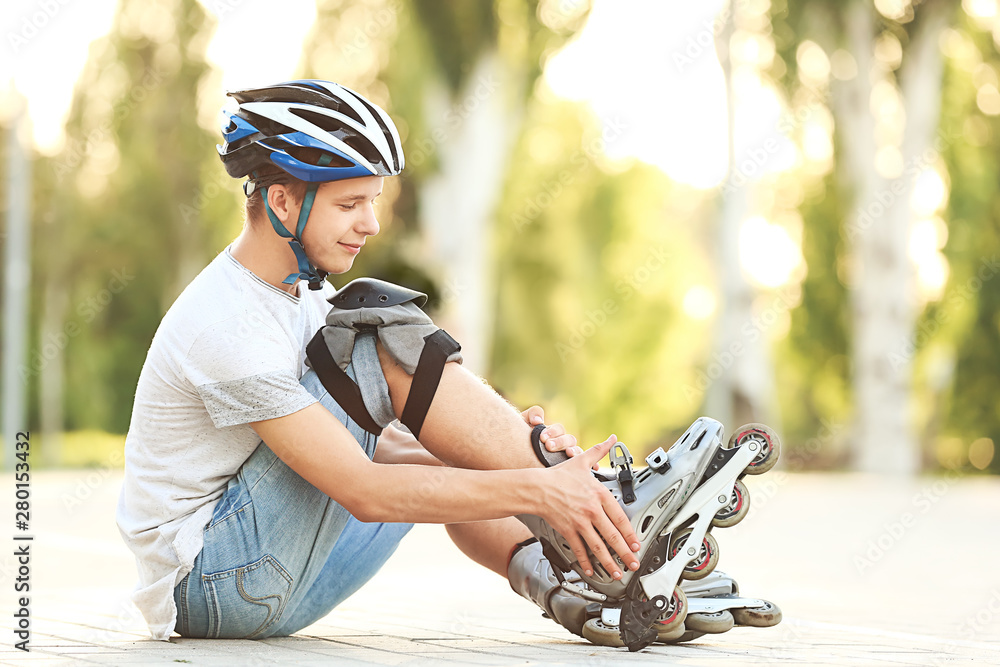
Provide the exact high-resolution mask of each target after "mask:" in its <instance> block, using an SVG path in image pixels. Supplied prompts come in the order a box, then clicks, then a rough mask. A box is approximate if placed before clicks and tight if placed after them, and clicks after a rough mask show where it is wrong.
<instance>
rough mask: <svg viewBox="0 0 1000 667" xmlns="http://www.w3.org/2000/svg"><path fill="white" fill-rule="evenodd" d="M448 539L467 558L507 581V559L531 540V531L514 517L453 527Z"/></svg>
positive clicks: (460, 524)
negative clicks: (518, 546)
mask: <svg viewBox="0 0 1000 667" xmlns="http://www.w3.org/2000/svg"><path fill="white" fill-rule="evenodd" d="M445 527H446V528H447V530H448V536H449V537H451V541H452V542H454V543H455V546H457V547H458V548H459V549H461V550H462V553H464V554H465V555H466V556H468V557H469V558H471V559H472V560H474V561H475V562H477V563H479V564H480V565H482V566H483V567H485V568H487V569H490V570H493V571H494V572H496V573H497V574H499V575H500V576H501V577H503V578H504V579H506V578H507V559H508V557H509V556H510V552H511V551H512V550H513V549H514V546H515V545H517V544H518V543H520V542H523V541H525V540H527V539H529V538H531V531H530V530H528V529H527V528H526V527H525V525H524V524H523V523H521V522H520V521H518V520H517V519H515V518H513V517H507V518H506V519H494V520H492V521H472V522H469V523H450V524H448V525H447V526H445Z"/></svg>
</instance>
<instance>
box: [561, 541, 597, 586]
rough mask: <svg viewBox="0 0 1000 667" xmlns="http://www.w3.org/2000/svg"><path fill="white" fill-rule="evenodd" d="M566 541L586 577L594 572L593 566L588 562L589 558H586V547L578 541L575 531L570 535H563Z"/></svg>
mask: <svg viewBox="0 0 1000 667" xmlns="http://www.w3.org/2000/svg"><path fill="white" fill-rule="evenodd" d="M564 537H565V538H566V541H567V542H569V548H570V549H572V550H573V555H575V556H576V560H577V562H578V563H580V569H581V570H583V573H584V574H585V575H587V576H588V577H589V576H591V575H592V574H594V566H593V565H591V564H590V559H589V558H587V547H585V546H583V542H581V541H580V536H579V535H577V534H576V533H575V532H574V533H573V534H572V535H564Z"/></svg>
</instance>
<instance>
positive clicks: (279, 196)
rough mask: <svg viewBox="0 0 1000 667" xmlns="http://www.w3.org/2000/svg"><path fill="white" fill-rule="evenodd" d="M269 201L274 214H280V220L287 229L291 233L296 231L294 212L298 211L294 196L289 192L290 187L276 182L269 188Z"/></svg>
mask: <svg viewBox="0 0 1000 667" xmlns="http://www.w3.org/2000/svg"><path fill="white" fill-rule="evenodd" d="M267 203H268V204H269V205H270V207H271V210H272V211H274V214H275V215H276V216H278V220H280V221H281V224H282V225H284V227H285V229H287V230H288V231H289V233H291V234H294V233H295V218H294V217H293V213H296V212H297V211H298V209H297V207H295V205H294V202H293V200H292V197H291V196H290V194H289V192H288V188H287V187H286V186H285V185H283V184H281V183H275V184H274V185H272V186H270V187H269V188H268V189H267Z"/></svg>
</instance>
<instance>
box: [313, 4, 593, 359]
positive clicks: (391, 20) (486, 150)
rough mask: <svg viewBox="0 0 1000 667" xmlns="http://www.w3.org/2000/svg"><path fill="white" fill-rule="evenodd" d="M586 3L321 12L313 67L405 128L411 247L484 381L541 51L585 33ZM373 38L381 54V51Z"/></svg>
mask: <svg viewBox="0 0 1000 667" xmlns="http://www.w3.org/2000/svg"><path fill="white" fill-rule="evenodd" d="M587 5H588V3H586V2H574V3H568V4H567V3H562V2H555V1H552V0H550V1H549V2H545V3H539V2H538V1H537V0H496V1H495V2H493V3H482V2H479V3H468V2H461V1H458V0H453V1H449V2H440V1H436V0H435V1H429V0H409V1H408V2H402V1H393V0H370V1H369V2H366V3H351V4H348V3H344V2H342V1H340V0H326V1H325V2H320V4H319V6H318V17H317V22H316V27H315V28H314V31H313V34H314V35H315V36H316V37H314V38H313V39H312V40H311V42H310V44H309V45H308V46H307V48H306V56H305V68H304V69H305V71H306V72H307V73H308V74H309V75H315V76H320V77H322V78H333V79H335V80H340V81H344V82H355V81H358V82H360V83H361V84H362V85H361V86H360V87H361V90H362V91H363V92H366V93H368V94H370V95H371V96H372V97H373V98H374V99H375V101H376V102H379V103H387V102H391V104H387V106H388V107H389V108H390V109H392V111H393V112H394V116H396V117H397V118H400V119H402V120H403V122H404V127H405V132H404V151H405V153H406V156H407V170H408V173H409V179H404V180H409V181H411V182H414V181H415V183H414V184H413V185H414V187H415V190H414V191H412V192H410V193H407V194H408V196H406V197H404V198H403V201H402V202H401V203H402V204H404V205H410V206H412V208H411V209H410V210H408V211H406V212H405V213H406V214H407V215H408V216H412V217H410V219H417V220H419V234H420V237H421V240H420V242H418V243H414V242H413V241H412V240H411V241H410V243H409V248H410V249H411V250H420V251H422V252H423V254H424V255H425V256H426V257H427V258H428V259H429V260H430V266H431V268H432V271H433V273H434V277H435V278H436V283H437V285H438V287H439V289H440V291H441V299H440V300H439V302H438V304H437V305H438V310H439V313H438V316H437V320H438V321H439V322H440V323H441V324H442V326H444V327H445V328H446V329H448V330H449V331H450V332H451V333H452V334H453V335H455V337H456V338H457V339H458V340H459V341H461V342H462V343H463V344H464V350H465V356H466V363H467V364H468V365H469V366H470V367H471V368H472V369H473V370H475V371H477V372H480V373H485V372H486V371H487V368H486V361H487V359H488V358H489V345H490V331H491V328H492V326H493V321H492V308H491V306H490V303H489V297H488V295H489V294H491V293H492V290H491V281H492V275H491V270H490V266H491V263H490V260H491V257H490V252H489V236H490V229H491V226H492V221H493V219H494V216H495V209H496V206H497V205H498V203H499V200H498V198H499V193H500V190H501V186H502V183H503V180H504V178H505V176H506V174H507V173H508V168H509V160H510V153H511V150H512V147H513V144H514V141H515V140H516V138H517V136H518V133H519V131H520V127H521V122H522V117H523V108H524V105H525V102H526V99H527V96H528V95H529V93H530V92H531V90H532V86H533V83H534V81H535V79H536V78H537V77H538V75H539V74H540V72H541V58H542V56H543V54H545V53H546V52H548V51H551V50H552V49H554V48H557V47H558V46H559V45H560V44H561V43H563V42H564V41H565V40H566V39H567V38H568V37H569V36H571V35H572V34H573V32H574V30H576V29H577V28H579V27H580V26H581V25H582V21H583V19H584V17H585V15H586V9H587ZM331 35H335V36H338V38H336V39H333V40H331V39H330V36H331ZM376 41H380V42H381V43H382V46H381V47H375V48H372V46H371V44H372V43H373V42H376ZM393 41H394V44H393V46H394V49H393V53H392V57H386V56H385V51H386V50H387V49H388V46H387V45H388V44H389V43H392V42H393ZM331 44H335V46H331ZM363 51H368V54H369V55H368V56H363V55H361V52H363ZM338 57H339V58H340V60H341V61H346V66H345V62H341V63H337V62H336V60H337V59H338ZM349 69H354V70H355V71H347V70H349ZM404 73H405V75H406V76H405V77H404V76H402V75H403V74H404ZM375 76H379V77H380V78H381V79H382V80H383V81H384V85H376V83H375ZM388 91H391V92H388ZM382 243H383V245H384V244H385V243H386V242H385V241H383V242H382Z"/></svg>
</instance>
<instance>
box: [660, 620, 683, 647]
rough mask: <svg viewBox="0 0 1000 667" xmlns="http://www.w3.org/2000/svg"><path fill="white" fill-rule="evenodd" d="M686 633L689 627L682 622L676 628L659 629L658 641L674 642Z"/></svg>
mask: <svg viewBox="0 0 1000 667" xmlns="http://www.w3.org/2000/svg"><path fill="white" fill-rule="evenodd" d="M685 633H687V628H685V627H684V624H683V623H681V624H680V625H678V626H677V627H676V628H673V629H668V630H657V632H656V641H658V642H665V643H668V642H669V643H672V642H675V641H677V640H679V639H680V638H681V637H683V636H684V635H685Z"/></svg>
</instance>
